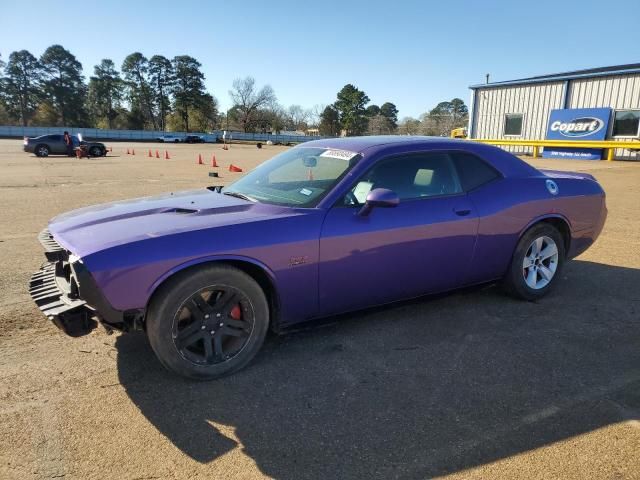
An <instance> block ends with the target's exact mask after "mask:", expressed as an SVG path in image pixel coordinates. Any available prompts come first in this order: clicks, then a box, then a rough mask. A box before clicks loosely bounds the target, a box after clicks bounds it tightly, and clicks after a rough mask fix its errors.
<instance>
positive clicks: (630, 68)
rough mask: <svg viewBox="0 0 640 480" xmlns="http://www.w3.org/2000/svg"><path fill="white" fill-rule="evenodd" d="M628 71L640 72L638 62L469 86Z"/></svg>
mask: <svg viewBox="0 0 640 480" xmlns="http://www.w3.org/2000/svg"><path fill="white" fill-rule="evenodd" d="M630 73H640V63H629V64H627V65H614V66H611V67H597V68H587V69H584V70H573V71H571V72H563V73H553V74H549V75H539V76H535V77H527V78H521V79H518V80H507V81H504V82H490V83H479V84H476V85H471V86H470V87H469V88H471V89H478V88H494V87H503V86H507V85H521V84H522V85H526V84H530V83H546V82H558V81H564V80H572V79H576V78H590V77H604V76H611V75H628V74H630Z"/></svg>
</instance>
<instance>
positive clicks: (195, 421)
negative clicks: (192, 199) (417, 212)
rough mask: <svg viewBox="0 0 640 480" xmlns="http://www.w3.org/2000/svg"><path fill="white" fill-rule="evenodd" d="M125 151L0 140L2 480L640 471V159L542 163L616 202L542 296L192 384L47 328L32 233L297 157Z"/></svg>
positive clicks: (491, 299)
mask: <svg viewBox="0 0 640 480" xmlns="http://www.w3.org/2000/svg"><path fill="white" fill-rule="evenodd" d="M113 146H114V152H113V153H112V154H111V155H110V156H109V157H108V158H104V159H95V160H81V161H78V160H75V159H67V158H49V159H46V160H41V159H37V158H35V157H32V156H29V155H27V154H24V153H23V152H21V142H19V141H14V140H0V206H1V208H0V253H1V254H2V257H1V258H2V259H3V261H4V265H3V268H2V270H1V271H0V378H1V379H2V382H1V383H0V400H1V402H0V478H3V479H4V478H7V479H13V478H20V479H22V478H27V479H31V478H33V479H41V478H79V479H85V478H100V479H101V478H118V479H155V478H239V479H240V478H241V479H245V478H266V477H272V478H278V479H292V480H294V479H303V478H323V479H326V478H340V479H342V478H384V479H387V478H410V479H418V478H429V477H435V476H451V477H452V478H541V479H542V478H544V479H547V478H612V479H614V478H615V479H618V478H640V459H639V456H638V452H640V164H636V163H622V162H613V163H607V162H571V161H550V160H537V161H534V162H533V163H534V164H535V165H536V166H544V167H547V168H556V169H569V170H588V171H589V172H590V173H592V174H593V175H595V176H596V177H597V178H598V180H599V181H600V182H601V183H602V185H603V186H604V188H605V190H606V191H607V194H608V199H607V201H608V207H609V218H608V221H607V224H606V226H605V229H604V231H603V233H602V235H601V237H600V239H599V240H598V242H597V243H596V245H594V246H593V247H592V248H591V249H590V250H589V251H587V252H586V253H585V254H583V255H582V256H581V257H579V258H578V259H576V260H574V261H572V262H570V263H569V264H568V266H567V268H566V270H565V271H564V274H563V278H562V281H561V282H560V284H559V286H558V288H557V290H556V291H555V292H554V293H553V294H552V295H550V296H549V297H547V298H545V299H543V300H542V301H540V302H538V303H523V302H518V301H515V300H512V299H510V298H508V297H505V296H504V295H502V294H501V293H500V291H499V289H497V288H495V287H489V288H483V289H475V290H473V291H466V292H459V293H454V294H451V295H448V296H443V297H438V298H435V299H430V300H422V301H416V302H411V303H406V304H403V305H399V306H395V307H393V308H386V309H378V310H375V311H368V312H364V313H359V314H354V315H350V316H347V317H344V318H341V319H340V320H339V321H338V322H336V323H335V324H332V325H330V326H327V327H324V328H317V329H313V330H310V331H307V332H304V333H299V334H294V335H289V336H285V337H273V336H272V337H270V338H269V339H268V341H267V343H266V345H265V348H264V349H263V351H262V353H261V354H260V355H259V357H258V358H257V359H256V361H255V362H254V363H253V364H252V365H251V366H250V367H249V368H247V369H246V370H244V371H242V372H240V373H238V374H236V375H234V376H232V377H230V378H227V379H224V380H221V381H217V382H210V383H190V382H187V381H183V380H181V379H179V378H176V377H174V376H172V375H170V374H168V373H166V372H165V371H164V370H163V369H162V367H161V366H160V365H159V364H158V362H157V361H156V360H155V358H154V356H153V354H152V352H151V350H150V348H149V346H148V344H147V341H146V339H145V337H144V335H141V334H131V335H124V336H120V335H112V336H108V335H106V334H105V333H104V331H102V330H97V331H95V332H94V333H92V334H91V335H89V336H87V337H83V338H81V339H71V338H68V337H65V336H63V335H62V334H61V333H60V332H59V331H58V330H57V329H56V328H55V327H54V326H53V325H50V324H49V322H48V321H47V320H46V319H45V318H44V317H43V316H42V315H41V314H40V313H39V311H38V310H37V309H36V308H35V307H34V306H33V305H32V303H31V301H30V299H29V297H28V294H27V292H26V285H27V282H28V279H29V276H30V274H31V272H32V271H34V270H36V269H37V268H38V266H39V264H40V263H41V262H42V260H43V256H42V251H41V248H40V245H39V244H38V243H37V241H36V235H37V233H38V232H39V231H40V230H41V229H42V228H43V227H44V226H45V225H46V222H47V220H48V219H49V218H50V217H52V216H54V215H56V214H58V213H60V212H63V211H66V210H69V209H72V208H77V207H80V206H84V205H88V204H93V203H99V202H104V201H110V200H115V199H122V198H128V197H133V196H142V195H149V194H154V193H159V192H165V191H175V190H182V189H188V188H200V187H202V186H203V185H211V184H215V183H225V182H227V181H229V180H230V179H232V178H235V177H237V176H238V175H241V174H232V173H229V172H228V171H227V168H228V165H229V163H234V164H236V165H238V166H241V167H242V168H245V169H250V168H252V167H254V166H255V165H257V164H258V163H259V162H261V161H262V160H264V159H266V158H268V157H270V156H272V155H273V154H274V153H276V152H277V151H279V150H281V149H282V148H284V147H265V148H264V149H262V150H258V149H256V148H255V147H251V146H233V147H232V149H231V150H230V151H228V152H227V151H223V150H221V148H220V146H217V145H206V146H201V145H196V146H187V145H178V146H176V145H170V146H163V145H160V144H129V145H127V144H113ZM127 147H129V148H131V147H133V148H135V150H136V155H135V156H131V155H126V154H125V153H124V152H125V149H126V148H127ZM148 148H152V149H153V152H154V154H155V150H156V149H158V150H160V153H161V154H162V153H163V151H164V149H165V148H166V149H167V150H169V152H170V154H171V157H172V158H171V159H170V160H164V159H155V158H148V157H147V156H146V153H147V149H148ZM198 153H202V155H203V157H204V161H205V162H206V163H210V161H211V155H212V154H214V153H215V155H216V159H217V161H218V163H219V164H220V165H221V168H218V169H215V170H216V171H219V172H220V174H221V176H222V179H221V182H217V181H216V180H215V179H213V178H210V177H208V172H209V171H212V170H214V169H212V168H210V166H208V165H207V166H200V165H197V164H196V160H197V155H198Z"/></svg>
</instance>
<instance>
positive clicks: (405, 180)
mask: <svg viewBox="0 0 640 480" xmlns="http://www.w3.org/2000/svg"><path fill="white" fill-rule="evenodd" d="M606 214H607V209H606V206H605V194H604V191H603V190H602V188H601V187H600V185H599V184H598V183H597V182H596V180H595V179H594V178H593V177H592V176H591V175H588V174H583V173H566V172H557V171H549V170H537V169H535V168H534V167H532V166H530V165H528V164H527V163H525V162H523V161H522V160H520V159H518V158H517V157H515V156H513V155H511V154H509V153H507V152H505V151H504V150H501V149H498V148H495V147H491V146H487V145H482V144H478V143H473V142H469V141H463V140H449V139H443V138H428V137H398V136H394V137H384V136H382V137H355V138H341V139H329V140H318V141H312V142H308V143H305V144H302V145H300V146H297V147H295V148H292V149H290V150H287V151H285V152H283V153H280V154H279V155H277V156H275V157H274V158H272V159H271V160H269V161H267V162H265V163H263V164H261V165H260V166H259V167H257V168H256V169H255V170H253V171H251V172H249V173H248V174H247V175H245V176H244V177H242V178H241V179H239V180H238V181H236V182H235V183H233V184H231V185H229V186H227V187H224V188H221V187H209V188H203V189H202V190H195V191H190V192H182V193H169V194H166V195H161V196H157V197H149V198H139V199H135V200H129V201H122V202H114V203H109V204H105V205H97V206H93V207H87V208H82V209H80V210H75V211H73V212H69V213H65V214H62V215H60V216H58V217H56V218H54V219H53V220H51V222H50V223H49V227H48V228H47V229H46V230H44V231H43V232H42V233H41V235H40V241H41V243H42V244H43V246H44V248H45V254H46V257H47V262H46V263H44V264H43V266H42V267H41V269H40V270H39V271H38V272H36V273H35V274H34V275H33V277H32V279H31V283H30V293H31V295H32V297H33V299H34V301H35V302H36V304H37V305H38V306H39V307H40V309H41V310H42V312H43V313H44V314H45V315H46V316H47V317H49V318H50V319H51V320H53V322H54V323H55V324H56V325H57V326H58V327H60V328H61V329H62V330H63V331H65V332H66V333H67V334H69V335H71V336H81V335H85V334H87V333H89V332H90V331H91V330H92V329H93V328H94V327H95V326H96V325H97V322H98V321H99V322H100V323H102V325H103V326H104V327H106V328H107V329H108V330H119V331H124V332H127V331H132V330H140V329H141V330H144V331H146V332H147V336H148V338H149V341H150V343H151V346H152V348H153V350H154V352H155V353H156V354H157V356H158V359H159V360H160V362H161V363H162V364H163V365H164V366H165V367H167V368H168V369H170V370H172V371H174V372H176V373H178V374H181V375H184V376H187V377H191V378H196V379H211V378H217V377H220V376H222V375H225V374H229V373H231V372H234V371H237V370H238V369H240V368H242V367H243V366H245V365H246V364H247V363H248V362H249V361H250V360H251V359H252V358H253V357H254V356H255V355H256V353H257V352H258V350H259V349H260V347H261V345H262V343H263V341H264V338H265V335H266V333H267V330H268V329H272V330H274V331H276V332H279V331H283V330H285V329H287V328H289V327H291V326H292V325H295V324H296V323H299V322H303V321H307V320H312V319H315V318H320V317H326V316H331V315H335V314H339V313H343V312H349V311H354V310H358V309H362V308H365V307H370V306H374V305H381V304H386V303H390V302H395V301H399V300H404V299H410V298H414V297H418V296H422V295H425V294H432V293H438V292H444V291H447V290H453V289H456V288H460V287H465V286H469V285H475V284H481V283H486V282H496V281H500V282H501V283H502V285H503V286H504V287H505V289H506V290H507V291H508V292H509V293H511V294H512V295H514V296H516V297H519V298H522V299H525V300H535V299H537V298H540V297H542V296H543V295H545V294H546V293H547V292H548V291H549V289H550V288H552V287H553V285H554V283H556V281H557V279H558V277H559V276H560V271H561V269H562V266H563V264H564V262H565V261H566V260H568V259H570V258H573V257H575V256H576V255H579V254H580V253H581V252H583V251H585V250H586V249H587V248H588V247H589V246H590V245H591V244H592V243H593V242H594V241H595V239H596V238H597V237H598V235H599V234H600V231H601V230H602V227H603V224H604V222H605V218H606ZM96 320H97V321H96Z"/></svg>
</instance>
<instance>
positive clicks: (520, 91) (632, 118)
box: [469, 64, 640, 160]
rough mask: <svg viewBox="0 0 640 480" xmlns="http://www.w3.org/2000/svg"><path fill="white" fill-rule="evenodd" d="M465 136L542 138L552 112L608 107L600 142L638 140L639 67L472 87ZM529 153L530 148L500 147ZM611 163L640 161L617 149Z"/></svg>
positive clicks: (633, 154)
mask: <svg viewBox="0 0 640 480" xmlns="http://www.w3.org/2000/svg"><path fill="white" fill-rule="evenodd" d="M470 88H471V92H472V93H471V104H470V105H471V112H470V114H469V137H470V138H485V139H514V140H515V139H520V138H521V139H535V140H543V139H545V136H546V133H547V126H548V123H549V115H550V112H551V110H553V109H575V108H600V107H608V108H611V109H612V111H611V118H610V120H609V123H608V126H607V129H608V130H607V135H606V139H615V140H625V141H634V140H635V141H638V140H639V135H640V64H631V65H618V66H612V67H602V68H592V69H588V70H578V71H574V72H566V73H557V74H553V75H543V76H538V77H531V78H523V79H520V80H511V81H506V82H495V83H486V84H480V85H472V86H471V87H470ZM506 148H508V149H510V150H511V151H513V152H517V153H530V152H531V148H530V147H506ZM615 157H616V158H622V159H629V160H640V152H639V151H637V150H635V151H634V150H625V149H617V150H616V155H615Z"/></svg>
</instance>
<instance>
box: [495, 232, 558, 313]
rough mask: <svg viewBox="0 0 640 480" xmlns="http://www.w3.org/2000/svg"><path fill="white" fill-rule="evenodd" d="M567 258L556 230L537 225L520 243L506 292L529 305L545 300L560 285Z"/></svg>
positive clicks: (506, 278) (511, 266)
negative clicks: (532, 302) (558, 283)
mask: <svg viewBox="0 0 640 480" xmlns="http://www.w3.org/2000/svg"><path fill="white" fill-rule="evenodd" d="M554 247H555V249H554ZM540 248H541V250H540ZM554 250H555V254H554V253H553V252H554ZM565 255H566V252H565V246H564V239H563V238H562V235H561V234H560V232H559V231H558V230H557V229H556V228H555V227H554V226H552V225H550V224H548V223H538V224H536V225H534V226H533V227H531V228H530V229H529V230H527V231H526V232H525V234H524V235H523V236H522V238H520V241H519V242H518V246H517V247H516V250H515V252H514V254H513V258H512V259H511V265H510V266H509V270H508V272H507V275H506V276H505V278H504V280H503V286H504V288H505V290H506V291H507V293H509V294H510V295H511V296H513V297H516V298H520V299H523V300H528V301H534V300H538V299H539V298H542V297H544V296H545V295H546V294H547V293H549V291H550V290H551V289H553V287H554V285H555V284H556V283H557V280H558V278H559V277H560V274H561V272H562V267H563V266H564V262H565V260H566V258H565ZM525 259H526V263H525Z"/></svg>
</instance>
